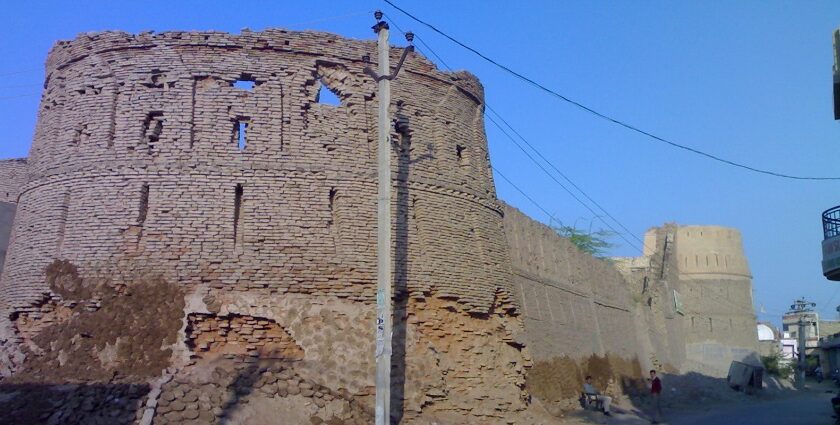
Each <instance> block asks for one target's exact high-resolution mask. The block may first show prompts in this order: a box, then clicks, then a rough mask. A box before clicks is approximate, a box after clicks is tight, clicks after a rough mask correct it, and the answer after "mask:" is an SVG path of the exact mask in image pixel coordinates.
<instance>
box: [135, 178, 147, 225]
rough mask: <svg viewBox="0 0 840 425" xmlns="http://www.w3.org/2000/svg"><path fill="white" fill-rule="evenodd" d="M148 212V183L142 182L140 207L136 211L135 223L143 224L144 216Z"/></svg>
mask: <svg viewBox="0 0 840 425" xmlns="http://www.w3.org/2000/svg"><path fill="white" fill-rule="evenodd" d="M148 214H149V185H147V184H144V185H143V186H142V187H141V188H140V207H139V211H138V213H137V224H139V225H141V226H142V225H143V223H145V222H146V216H147V215H148Z"/></svg>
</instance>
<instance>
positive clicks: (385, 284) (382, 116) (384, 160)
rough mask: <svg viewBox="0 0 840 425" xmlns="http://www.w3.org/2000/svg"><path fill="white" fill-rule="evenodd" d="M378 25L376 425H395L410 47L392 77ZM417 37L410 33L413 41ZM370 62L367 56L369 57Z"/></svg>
mask: <svg viewBox="0 0 840 425" xmlns="http://www.w3.org/2000/svg"><path fill="white" fill-rule="evenodd" d="M374 17H375V18H376V21H377V23H376V25H374V26H373V31H374V32H376V34H377V36H378V39H377V61H378V62H379V67H378V72H376V71H373V70H372V69H370V68H365V70H364V72H365V74H367V75H370V76H371V77H373V79H374V80H375V81H376V82H377V83H378V85H379V87H378V92H377V100H378V102H379V117H378V119H379V122H378V127H377V132H378V135H379V141H378V142H379V143H378V145H377V151H378V152H377V170H378V172H377V174H378V179H379V180H378V183H377V197H376V199H377V239H376V256H377V262H376V265H377V267H376V271H377V276H376V354H375V356H376V409H375V417H376V425H389V424H390V422H391V409H390V402H391V335H392V333H393V323H392V313H391V293H392V290H391V289H392V288H391V261H392V259H391V120H390V116H389V113H388V108H389V107H390V106H391V80H392V79H394V77H396V76H397V73H398V72H399V71H400V68H401V67H402V64H403V62H404V61H405V57H406V55H408V52H410V51H413V50H414V47H413V46H408V47H407V48H406V49H405V50H404V51H403V54H402V57H401V58H400V62H399V64H397V69H395V70H394V73H393V74H392V73H391V72H390V71H391V66H390V63H389V57H388V55H389V53H390V46H389V45H388V30H389V28H388V23H387V22H385V21H382V12H380V11H378V10H377V11H376V13H374ZM413 38H414V36H413V35H412V34H411V33H406V39H407V40H408V41H409V42H411V41H412V40H413ZM365 59H366V61H367V57H366V58H365Z"/></svg>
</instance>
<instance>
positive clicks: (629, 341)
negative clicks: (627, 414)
mask: <svg viewBox="0 0 840 425" xmlns="http://www.w3.org/2000/svg"><path fill="white" fill-rule="evenodd" d="M504 223H505V234H506V236H507V240H508V247H509V250H510V257H511V265H512V278H513V282H514V286H515V288H516V290H518V291H519V293H520V297H521V299H522V311H523V314H524V316H525V329H526V339H527V341H528V347H529V349H530V351H531V353H532V356H533V358H534V367H533V369H532V370H531V371H530V372H529V389H531V391H532V393H534V394H535V395H537V396H538V397H540V398H541V399H543V400H546V401H552V402H558V403H559V402H561V401H562V399H568V398H576V397H577V395H578V394H579V392H580V388H582V385H583V378H584V377H585V376H586V375H592V376H593V379H594V380H595V381H596V384H597V385H598V386H599V387H600V388H607V387H608V386H610V380H613V381H614V382H613V383H616V382H618V381H620V380H621V378H638V377H640V376H641V363H640V357H641V358H642V359H641V360H643V361H645V360H646V359H644V357H645V354H644V353H645V349H644V347H643V346H642V345H641V343H640V338H639V335H638V334H637V332H638V331H640V330H639V329H637V325H638V324H637V319H636V314H635V312H634V305H633V301H632V299H631V296H630V288H629V287H628V285H627V283H626V282H625V280H624V278H623V277H622V275H621V274H620V273H619V272H618V271H617V270H616V269H615V267H613V266H612V265H611V264H610V263H609V262H608V261H607V260H603V259H597V258H594V257H592V256H591V255H589V254H586V253H583V252H581V251H580V250H579V249H578V248H577V247H575V246H574V245H573V244H572V243H571V242H569V240H568V239H566V238H563V237H561V236H559V235H558V234H557V232H556V231H554V230H552V229H551V228H549V227H548V226H546V225H544V224H542V223H539V222H537V221H535V220H533V219H531V218H530V217H528V216H526V215H524V214H523V213H522V212H520V211H519V210H517V209H516V208H513V207H511V206H506V207H505V221H504ZM641 331H642V332H645V329H641ZM610 389H611V390H615V388H610Z"/></svg>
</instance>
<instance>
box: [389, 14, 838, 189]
mask: <svg viewBox="0 0 840 425" xmlns="http://www.w3.org/2000/svg"><path fill="white" fill-rule="evenodd" d="M383 1H384V2H385V3H387V4H388V5H390V6H391V7H393V8H394V9H396V10H398V11H400V12H401V13H403V14H404V15H406V16H408V17H409V18H411V19H412V20H414V21H416V22H418V23H420V24H422V25H424V26H426V27H428V28H429V29H431V30H432V31H434V32H436V33H438V34H440V35H441V36H443V37H445V38H447V39H448V40H450V41H452V42H453V43H455V44H457V45H459V46H461V47H463V48H464V49H466V50H468V51H470V52H472V53H474V54H476V55H477V56H479V57H480V58H482V59H484V60H485V61H487V62H489V63H491V64H493V65H495V66H496V67H498V68H500V69H502V70H504V71H505V72H507V73H509V74H511V75H513V76H515V77H516V78H519V79H520V80H522V81H524V82H526V83H528V84H531V85H532V86H534V87H536V88H538V89H540V90H542V91H543V92H546V93H548V94H550V95H552V96H554V97H556V98H558V99H560V100H562V101H564V102H567V103H569V104H571V105H574V106H576V107H578V108H580V109H582V110H584V111H586V112H589V113H590V114H593V115H595V116H596V117H599V118H601V119H604V120H606V121H609V122H612V123H613V124H616V125H619V126H621V127H624V128H626V129H628V130H631V131H633V132H636V133H639V134H641V135H644V136H646V137H648V138H650V139H653V140H656V141H659V142H662V143H665V144H668V145H670V146H672V147H674V148H678V149H682V150H685V151H688V152H691V153H694V154H697V155H700V156H703V157H706V158H708V159H711V160H714V161H718V162H721V163H723V164H727V165H731V166H733V167H737V168H741V169H745V170H748V171H752V172H755V173H760V174H765V175H770V176H774V177H780V178H786V179H792V180H840V177H815V176H796V175H791V174H785V173H779V172H776V171H770V170H765V169H761V168H757V167H753V166H749V165H746V164H742V163H739V162H735V161H732V160H728V159H725V158H722V157H719V156H717V155H713V154H710V153H706V152H703V151H701V150H699V149H696V148H692V147H690V146H686V145H682V144H679V143H676V142H673V141H671V140H668V139H665V138H663V137H660V136H657V135H655V134H653V133H651V132H648V131H646V130H642V129H641V128H639V127H636V126H634V125H632V124H629V123H626V122H624V121H621V120H619V119H617V118H613V117H612V116H609V115H607V114H606V113H602V112H599V111H597V110H595V109H593V108H591V107H589V106H586V105H584V104H582V103H580V102H578V101H575V100H573V99H570V98H568V97H566V96H564V95H562V94H560V93H558V92H557V91H555V90H552V89H550V88H548V87H546V86H545V85H543V84H541V83H539V82H537V81H535V80H533V79H531V78H529V77H526V76H525V75H523V74H520V73H518V72H516V71H514V70H513V69H511V68H509V67H507V66H505V65H503V64H501V63H499V62H497V61H495V60H493V59H492V58H490V57H488V56H487V55H485V54H483V53H481V52H479V51H478V50H476V49H474V48H472V47H470V46H468V45H466V44H464V43H462V42H460V41H458V40H457V39H455V38H454V37H452V36H450V35H449V34H447V33H445V32H443V31H442V30H440V29H438V28H437V27H435V26H434V25H432V24H430V23H428V22H426V21H424V20H422V19H420V18H418V17H416V16H414V15H412V14H411V13H409V12H408V11H406V10H405V9H402V8H401V7H399V6H397V5H395V4H394V3H393V2H391V1H390V0H383Z"/></svg>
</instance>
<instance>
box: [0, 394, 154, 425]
mask: <svg viewBox="0 0 840 425" xmlns="http://www.w3.org/2000/svg"><path fill="white" fill-rule="evenodd" d="M148 392H149V386H148V385H138V384H64V385H49V384H0V424H20V425H28V424H131V423H135V422H136V420H137V419H138V416H137V415H138V412H140V409H139V408H140V405H141V404H142V403H144V402H145V400H146V394H148Z"/></svg>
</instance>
